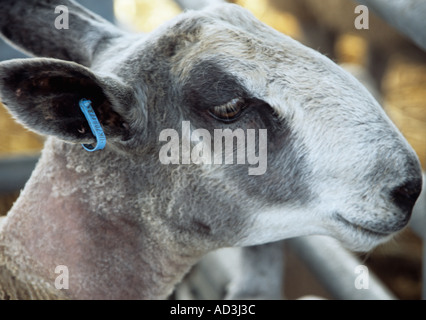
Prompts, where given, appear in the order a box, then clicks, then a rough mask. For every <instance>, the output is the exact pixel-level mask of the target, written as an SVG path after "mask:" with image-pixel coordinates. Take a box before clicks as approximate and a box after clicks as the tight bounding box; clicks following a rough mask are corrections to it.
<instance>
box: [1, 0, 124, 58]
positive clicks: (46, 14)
mask: <svg viewBox="0 0 426 320" xmlns="http://www.w3.org/2000/svg"><path fill="white" fill-rule="evenodd" d="M122 34H123V32H122V31H120V30H119V29H118V28H116V27H115V26H114V25H113V24H111V23H109V22H108V21H106V20H104V19H103V18H101V17H100V16H98V15H96V14H94V13H92V12H90V11H88V10H87V9H85V8H84V7H82V6H80V5H79V4H77V3H75V2H74V1H70V0H61V1H52V0H26V1H10V0H0V35H1V36H2V37H3V38H4V39H5V40H6V41H8V42H10V43H11V44H12V45H13V46H16V47H18V49H19V50H21V51H24V52H26V53H28V54H30V55H34V56H39V57H50V58H57V59H62V60H68V61H75V62H77V63H80V64H82V65H85V66H90V65H91V62H92V60H93V58H94V56H95V55H96V54H97V53H99V52H102V50H103V48H105V47H107V46H108V45H109V43H110V41H111V40H112V39H113V38H116V37H119V36H121V35H122Z"/></svg>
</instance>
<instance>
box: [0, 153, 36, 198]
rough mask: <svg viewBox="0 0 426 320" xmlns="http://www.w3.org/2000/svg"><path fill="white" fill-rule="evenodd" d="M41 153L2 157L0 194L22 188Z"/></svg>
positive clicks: (0, 164)
mask: <svg viewBox="0 0 426 320" xmlns="http://www.w3.org/2000/svg"><path fill="white" fill-rule="evenodd" d="M38 158H39V155H38V154H37V155H32V156H20V157H8V158H2V159H0V194H2V193H3V194H5V193H11V192H14V191H17V190H19V189H21V188H22V187H23V186H24V185H25V183H26V182H27V180H28V178H29V177H30V175H31V172H32V171H33V169H34V167H35V165H36V163H37V161H38Z"/></svg>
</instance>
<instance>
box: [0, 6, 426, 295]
mask: <svg viewBox="0 0 426 320" xmlns="http://www.w3.org/2000/svg"><path fill="white" fill-rule="evenodd" d="M79 2H81V3H82V4H83V5H85V6H86V7H88V8H90V9H91V10H93V11H95V12H98V13H99V14H101V15H103V16H104V17H106V18H108V19H109V20H111V21H114V22H115V23H117V24H118V25H120V26H121V27H123V28H127V29H129V30H132V31H134V32H149V31H151V30H153V29H155V28H156V27H158V26H159V25H161V24H162V23H163V22H165V21H167V20H169V19H171V18H172V17H174V16H175V15H177V14H179V13H180V12H181V11H182V9H181V7H180V6H179V4H178V2H179V1H177V2H175V1H172V0H156V1H151V0H103V1H90V0H85V1H83V0H82V1H79ZM232 2H234V3H237V4H239V5H241V6H243V7H245V8H247V9H248V10H250V11H251V12H252V13H253V14H254V15H255V16H256V17H257V18H259V19H260V20H262V21H263V22H265V23H267V24H269V25H270V26H272V27H273V28H275V29H277V30H279V31H281V32H283V33H285V34H288V35H290V36H292V37H293V38H295V39H297V40H299V41H300V42H302V43H304V44H305V45H307V46H310V47H312V48H314V49H316V50H318V51H320V52H322V53H323V54H325V55H327V56H328V57H330V58H331V59H333V60H334V61H336V62H337V63H339V64H344V66H345V67H346V68H347V69H348V70H350V71H351V72H353V73H354V74H355V75H356V76H357V77H359V78H360V79H362V80H363V82H364V83H365V84H366V86H367V87H368V88H369V89H370V90H371V91H372V92H373V93H374V95H375V96H376V98H377V99H378V100H379V101H380V102H381V103H382V105H383V107H384V109H385V111H386V112H387V113H388V115H389V116H390V117H391V119H392V120H393V121H394V122H395V124H396V125H397V126H398V127H399V129H400V130H401V131H402V133H403V134H404V135H405V137H406V138H407V140H408V141H409V142H410V144H411V145H412V146H413V147H414V149H415V150H416V152H417V154H418V155H419V158H420V159H421V161H422V165H423V168H425V166H426V53H425V52H424V51H422V50H421V49H419V48H418V47H417V46H416V45H415V44H413V42H412V41H410V40H409V39H408V38H407V37H405V36H403V35H401V34H400V33H399V32H397V31H396V30H395V29H393V28H392V27H390V26H389V25H388V24H387V23H385V22H384V21H383V20H381V19H380V18H378V17H377V16H376V15H375V14H374V13H373V12H372V11H370V14H369V17H370V24H369V29H368V30H357V29H355V28H354V20H355V18H356V16H357V15H356V14H355V13H354V8H355V7H356V6H357V5H358V4H357V3H355V2H352V1H351V0H321V1H320V0H233V1H232ZM0 41H1V40H0ZM13 57H23V55H22V54H19V53H17V52H16V51H13V50H11V49H10V48H9V47H7V45H6V44H4V43H0V60H6V59H10V58H13ZM43 141H44V138H43V137H41V136H38V135H36V134H34V133H32V132H29V131H28V130H26V129H24V128H23V127H22V126H20V125H19V124H17V123H16V122H15V121H14V120H13V119H12V118H11V117H10V115H9V114H8V113H7V111H6V109H5V108H4V107H3V106H2V105H1V103H0V160H1V159H6V160H8V159H16V158H19V157H22V156H27V155H34V154H36V155H37V153H38V152H40V150H41V148H42V146H43ZM12 174H13V172H12ZM0 179H1V176H0ZM18 195H19V191H7V192H0V215H4V214H6V213H7V211H8V210H9V208H10V206H11V205H12V204H13V202H14V200H15V199H16V197H17V196H18ZM360 257H361V259H363V261H364V262H365V264H366V265H368V266H369V267H371V269H372V270H373V271H375V273H376V274H377V275H378V276H379V277H380V278H381V280H383V281H384V282H385V283H386V285H387V286H388V287H389V288H390V289H391V290H392V292H393V293H394V294H395V295H396V296H397V297H398V298H400V299H420V298H421V290H422V284H421V276H422V271H421V270H422V266H421V263H422V260H421V259H422V242H421V239H420V238H419V237H418V236H417V235H416V234H415V233H414V232H412V231H411V229H410V228H408V229H407V230H406V231H404V232H403V233H401V234H400V235H399V236H398V237H397V238H396V239H395V240H394V241H392V242H391V243H389V244H386V245H383V246H381V247H379V248H378V249H376V250H375V251H374V252H373V253H371V254H369V255H366V256H360ZM287 260H289V261H293V262H294V263H291V264H290V263H287V264H286V265H287V270H286V274H287V275H288V276H287V277H286V284H285V286H286V290H285V293H286V296H287V297H288V298H297V297H299V296H301V295H305V294H322V295H326V293H324V292H323V291H322V289H321V288H320V286H317V287H315V286H313V285H312V283H313V282H314V281H315V280H313V279H311V278H309V275H307V273H308V271H306V272H305V271H303V266H302V265H298V262H297V261H296V260H297V259H296V258H295V257H291V256H289V257H287ZM302 271H303V272H305V273H306V274H305V273H303V272H302ZM298 274H299V275H298ZM300 274H303V276H300Z"/></svg>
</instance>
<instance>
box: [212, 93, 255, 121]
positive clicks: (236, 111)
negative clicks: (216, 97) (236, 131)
mask: <svg viewBox="0 0 426 320" xmlns="http://www.w3.org/2000/svg"><path fill="white" fill-rule="evenodd" d="M246 108H247V104H246V101H245V99H243V98H241V97H239V98H234V99H232V100H230V101H229V102H228V103H226V104H223V105H221V106H216V107H213V108H211V109H209V110H208V111H209V114H210V115H211V116H212V117H213V118H215V119H216V120H219V121H222V122H225V123H230V122H234V121H236V120H237V119H238V118H239V117H240V116H241V114H242V112H243V110H244V109H246Z"/></svg>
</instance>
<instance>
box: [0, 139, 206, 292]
mask: <svg viewBox="0 0 426 320" xmlns="http://www.w3.org/2000/svg"><path fill="white" fill-rule="evenodd" d="M78 147H79V146H70V145H66V144H64V143H62V142H59V141H52V140H51V141H48V142H47V145H46V147H45V149H44V151H43V154H42V157H41V159H40V161H39V163H38V165H37V167H36V169H35V170H34V172H33V175H32V177H31V179H30V180H29V182H28V183H27V185H26V187H25V189H24V190H23V192H22V193H21V196H20V198H19V199H18V201H17V202H16V203H15V205H14V207H13V208H12V210H11V211H10V212H9V214H8V217H7V220H6V221H5V223H4V225H3V226H2V228H3V230H2V233H1V238H0V241H1V242H0V244H1V243H3V246H0V249H2V250H3V253H2V252H1V251H0V254H3V255H4V256H6V257H9V258H6V259H3V260H4V261H9V266H8V265H7V264H6V268H9V269H10V270H19V271H17V272H19V273H17V274H14V276H16V277H17V278H18V279H21V280H22V281H25V279H29V277H31V279H36V281H35V282H39V284H40V283H43V285H45V286H48V287H49V288H50V289H49V290H48V291H49V292H53V293H55V280H56V279H58V276H63V275H64V274H62V273H60V272H59V273H55V270H56V271H57V269H56V268H57V266H65V267H66V268H67V270H68V275H69V278H68V284H69V286H68V289H64V288H61V289H57V290H56V291H57V294H58V296H59V297H66V298H82V299H88V298H90V299H93V298H99V299H105V298H107V299H108V298H114V299H117V298H124V299H135V298H145V299H155V298H165V297H166V296H167V295H169V294H170V293H171V291H172V290H173V287H174V285H175V284H176V283H177V282H178V281H179V280H180V279H181V278H182V277H183V275H184V274H185V273H186V272H187V270H188V269H189V268H190V266H191V265H193V264H194V263H195V262H196V261H197V259H198V258H199V257H200V256H201V255H202V254H203V253H204V252H198V251H196V250H194V249H191V250H190V249H189V248H184V247H183V246H181V245H179V241H175V240H176V239H175V238H174V236H173V233H172V232H169V230H168V227H167V226H165V225H164V223H162V222H161V221H160V220H158V219H157V218H156V215H155V214H153V212H152V211H150V209H152V208H145V207H144V204H143V202H144V201H142V203H141V201H140V196H139V194H138V192H132V191H131V190H132V186H133V187H134V185H131V183H130V182H129V181H127V183H128V184H126V183H125V182H126V181H125V180H126V179H127V178H128V177H126V171H127V168H126V166H124V165H120V163H119V162H118V161H116V160H115V159H111V161H109V166H107V167H105V168H102V167H99V166H97V163H96V161H94V160H90V159H89V158H87V157H88V156H87V155H86V154H85V153H83V152H76V151H75V150H73V152H69V151H70V149H76V148H78ZM75 154H78V155H79V157H81V158H85V157H86V159H84V161H83V162H82V161H81V160H82V159H78V161H77V160H76V159H74V158H73V155H75ZM74 160H75V161H76V163H73V161H74ZM90 161H92V162H90ZM78 163H79V165H78ZM84 164H91V166H87V165H84ZM96 166H97V167H96ZM117 166H121V169H118V168H117ZM89 167H90V169H91V170H92V172H90V178H89V175H88V173H89V172H87V170H88V169H89ZM136 171H137V170H136ZM133 172H135V170H133ZM134 178H135V179H136V178H137V177H134ZM129 184H130V185H129ZM126 188H127V190H126ZM12 256H13V257H20V258H19V259H18V260H19V261H14V260H16V259H14V258H13V259H12V261H11V259H10V257H12ZM0 258H1V257H0ZM1 262H2V261H1V260H0V266H1V264H2V263H1ZM11 263H12V264H13V263H14V264H16V265H10V264H11ZM3 267H4V266H3ZM24 278H25V279H24ZM62 278H63V277H62ZM33 282H34V281H33ZM61 283H62V284H64V283H65V282H64V279H62V282H61ZM0 291H1V290H0Z"/></svg>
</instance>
